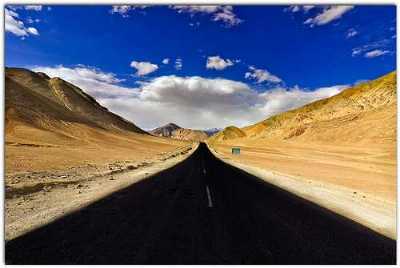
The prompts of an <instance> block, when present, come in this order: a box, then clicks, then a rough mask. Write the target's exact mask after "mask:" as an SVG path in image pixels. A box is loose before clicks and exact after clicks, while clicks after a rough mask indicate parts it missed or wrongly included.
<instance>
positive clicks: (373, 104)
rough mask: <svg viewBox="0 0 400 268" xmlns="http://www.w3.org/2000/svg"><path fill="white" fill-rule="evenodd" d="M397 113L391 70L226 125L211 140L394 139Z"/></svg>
mask: <svg viewBox="0 0 400 268" xmlns="http://www.w3.org/2000/svg"><path fill="white" fill-rule="evenodd" d="M396 114H397V102H396V72H391V73H389V74H387V75H385V76H382V77H380V78H378V79H376V80H373V81H368V82H365V83H361V84H358V85H356V86H354V87H351V88H348V89H345V90H343V91H342V92H341V93H339V94H337V95H335V96H333V97H330V98H326V99H322V100H319V101H315V102H312V103H310V104H307V105H305V106H303V107H300V108H297V109H294V110H291V111H287V112H284V113H281V114H278V115H275V116H271V117H269V118H267V119H266V120H264V121H261V122H259V123H256V124H254V125H250V126H247V127H244V128H241V129H239V128H236V127H228V128H226V129H224V130H223V131H220V132H219V133H217V134H215V135H214V136H212V137H211V138H210V142H228V141H229V140H236V141H239V140H238V139H240V141H243V142H244V141H247V140H248V141H250V140H251V141H252V142H253V143H254V142H256V141H257V140H263V141H267V140H277V141H278V140H290V141H294V140H298V141H302V142H322V143H324V142H325V143H328V144H332V143H346V144H352V143H365V144H368V143H370V142H374V143H376V142H378V143H385V142H395V141H396Z"/></svg>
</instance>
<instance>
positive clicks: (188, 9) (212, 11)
mask: <svg viewBox="0 0 400 268" xmlns="http://www.w3.org/2000/svg"><path fill="white" fill-rule="evenodd" d="M171 8H172V9H174V10H176V11H177V12H178V13H189V14H191V15H192V16H193V15H194V14H197V13H200V14H201V13H203V14H209V15H211V16H212V20H213V21H221V22H223V23H224V25H225V26H227V27H232V26H235V25H238V24H239V23H241V22H243V20H241V19H239V18H238V17H237V15H236V14H235V13H234V12H233V7H232V6H217V5H175V6H171Z"/></svg>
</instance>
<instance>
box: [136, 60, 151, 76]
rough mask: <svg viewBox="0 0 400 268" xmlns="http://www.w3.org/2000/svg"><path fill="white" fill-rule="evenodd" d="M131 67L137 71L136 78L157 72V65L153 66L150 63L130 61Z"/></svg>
mask: <svg viewBox="0 0 400 268" xmlns="http://www.w3.org/2000/svg"><path fill="white" fill-rule="evenodd" d="M131 67H132V68H135V69H136V70H137V72H136V75H137V76H143V75H146V74H149V73H152V72H155V71H157V70H158V65H157V64H153V63H151V62H145V61H142V62H140V61H132V62H131Z"/></svg>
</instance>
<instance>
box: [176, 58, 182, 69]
mask: <svg viewBox="0 0 400 268" xmlns="http://www.w3.org/2000/svg"><path fill="white" fill-rule="evenodd" d="M182 67H183V62H182V59H181V58H177V59H176V60H175V69H176V70H178V71H180V70H182Z"/></svg>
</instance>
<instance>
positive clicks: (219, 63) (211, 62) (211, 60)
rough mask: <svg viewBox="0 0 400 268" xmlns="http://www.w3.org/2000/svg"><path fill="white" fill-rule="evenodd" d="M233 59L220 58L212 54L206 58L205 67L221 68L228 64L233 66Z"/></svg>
mask: <svg viewBox="0 0 400 268" xmlns="http://www.w3.org/2000/svg"><path fill="white" fill-rule="evenodd" d="M233 64H234V63H233V61H231V60H230V59H225V60H224V59H222V58H221V57H220V56H212V57H208V58H207V64H206V68H207V69H215V70H223V69H225V68H227V67H229V66H233Z"/></svg>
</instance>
